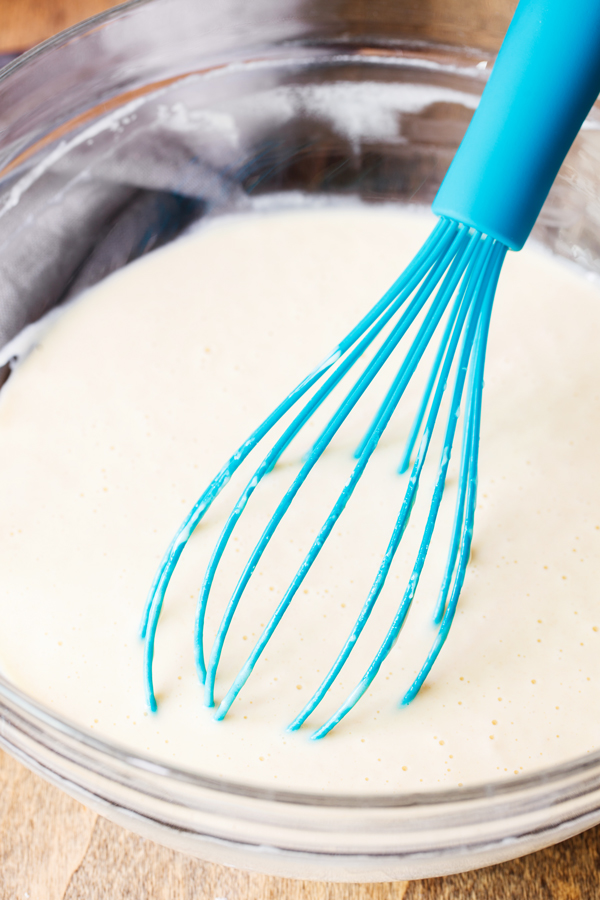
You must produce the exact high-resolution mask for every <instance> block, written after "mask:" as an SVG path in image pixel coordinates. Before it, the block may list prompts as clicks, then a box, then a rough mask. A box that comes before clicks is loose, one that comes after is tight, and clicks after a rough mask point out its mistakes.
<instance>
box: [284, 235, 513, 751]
mask: <svg viewBox="0 0 600 900" xmlns="http://www.w3.org/2000/svg"><path fill="white" fill-rule="evenodd" d="M486 244H487V246H486ZM494 245H495V242H493V241H492V240H491V239H489V238H488V239H487V240H486V241H483V242H482V245H481V246H482V248H483V252H480V254H479V260H478V262H479V265H478V267H477V269H478V270H477V271H474V272H473V273H472V277H471V278H470V280H469V285H468V288H467V295H466V302H465V304H464V307H463V309H464V313H465V314H466V313H467V312H468V313H469V319H468V323H467V327H466V330H465V334H464V336H463V343H462V348H461V353H460V359H459V364H458V367H457V372H456V378H455V386H454V390H453V397H452V401H451V405H450V410H449V414H448V422H447V429H446V435H445V439H444V446H443V448H442V453H441V460H440V466H439V469H438V475H437V478H436V485H435V488H434V496H433V500H432V503H431V507H430V511H429V514H428V519H427V524H426V527H425V529H424V534H423V538H422V540H421V545H420V548H419V552H418V554H417V560H416V562H415V566H414V568H413V572H412V574H411V576H410V578H409V582H408V585H407V588H406V590H405V592H404V595H403V598H402V602H401V604H400V606H399V608H398V611H397V613H396V615H395V617H394V620H393V622H392V624H391V626H390V628H389V630H388V632H387V634H386V636H385V638H384V641H383V643H382V644H381V646H380V648H379V650H378V652H377V653H376V655H375V657H374V658H373V660H372V662H371V664H370V665H369V667H368V669H367V671H366V672H365V674H364V676H363V677H362V679H361V680H360V682H359V684H358V685H357V686H356V687H355V689H354V690H353V691H352V692H351V694H350V695H349V696H348V697H347V699H346V700H345V701H344V703H343V704H342V705H341V706H340V707H339V708H338V709H337V711H336V712H335V713H334V714H333V715H332V716H330V718H329V719H328V720H327V721H326V722H325V723H324V724H323V725H322V726H321V727H320V728H319V729H317V731H315V732H314V733H313V734H312V735H311V738H312V739H314V740H318V739H320V738H322V737H324V736H325V735H326V734H328V733H329V731H331V730H332V728H334V727H335V726H336V725H338V724H339V722H340V721H341V720H342V719H343V718H344V717H345V716H346V715H347V714H348V713H349V712H350V710H351V709H352V708H353V707H354V706H355V705H356V703H357V702H358V701H359V700H360V698H361V697H362V696H363V694H364V693H365V692H366V691H367V690H368V688H369V687H370V685H371V683H372V682H373V680H374V678H375V677H376V675H377V673H378V672H379V669H380V668H381V665H382V664H383V662H384V661H385V659H386V658H387V656H388V655H389V653H390V651H391V649H392V647H393V646H394V644H395V643H396V641H397V639H398V636H399V634H400V631H401V629H402V627H403V625H404V622H405V620H406V617H407V615H408V612H409V610H410V606H411V604H412V601H413V598H414V595H415V592H416V589H417V586H418V581H419V578H420V574H421V571H422V568H423V565H424V562H425V558H426V555H427V551H428V549H429V543H430V541H431V536H432V533H433V528H434V526H435V520H436V518H437V513H438V510H439V506H440V502H441V496H442V492H443V488H444V483H445V479H446V472H447V468H448V462H449V458H450V451H451V446H452V441H453V437H454V431H455V428H456V421H457V413H458V411H459V409H460V403H461V397H462V393H463V387H464V382H465V375H466V367H467V366H468V364H469V359H470V358H472V357H473V355H474V354H475V348H474V342H475V334H478V333H480V331H481V326H480V323H481V321H482V308H483V305H484V303H486V301H487V302H488V306H489V310H490V311H491V301H492V300H493V296H494V291H495V283H494V282H493V278H494V275H495V265H494V263H495V262H496V258H497V255H498V254H497V253H494ZM502 259H503V254H502ZM490 260H491V261H492V266H491V268H492V281H491V282H490V285H488V290H484V291H482V290H481V286H482V283H484V282H485V274H486V272H487V269H488V268H489V261H490ZM486 263H488V265H486ZM500 265H501V262H500ZM499 271H500V267H498V268H497V274H498V275H499ZM495 277H496V282H497V275H495ZM492 285H493V287H492ZM490 287H492V289H491V291H490V290H489V288H490ZM469 288H470V290H469ZM463 322H464V316H463ZM487 322H488V323H489V315H488V317H487ZM457 326H458V327H456V328H455V330H454V334H453V337H454V348H453V350H452V351H450V348H449V352H448V354H447V355H446V359H445V367H446V364H447V363H448V362H451V361H452V357H453V356H454V352H455V350H456V346H457V343H458V338H459V336H460V334H461V331H462V324H461V323H460V322H457ZM478 348H479V349H478V356H477V359H478V360H480V365H481V369H480V370H479V369H478V370H477V371H481V373H482V372H483V361H484V359H485V345H482V344H481V343H479V344H478ZM448 368H449V366H448ZM474 369H475V366H474V364H473V363H471V371H472V372H473V371H474ZM447 374H448V372H447V371H446V372H444V371H442V374H441V376H440V379H439V381H438V388H437V389H436V396H435V397H434V401H433V403H432V408H431V412H430V416H429V420H428V423H427V426H426V428H425V432H424V435H423V438H422V442H421V444H422V446H423V444H425V447H424V451H425V452H426V449H427V446H428V444H429V435H430V434H431V431H432V428H433V424H434V421H435V417H436V416H437V409H439V403H440V401H441V391H443V380H444V379H445V378H446V377H447ZM471 380H472V381H473V376H472V378H471ZM440 388H441V390H440ZM480 393H481V390H480ZM472 397H473V391H472V390H471V397H468V398H467V403H466V406H467V415H466V420H465V428H464V438H463V448H462V458H461V468H463V471H464V467H465V466H466V465H467V464H468V463H469V461H472V459H473V456H475V465H476V449H477V448H476V446H475V447H474V445H473V436H472V435H473V431H474V429H473V427H472V424H471V423H472V422H473V421H474V418H473V413H472V409H473V403H472ZM479 408H480V406H479ZM432 417H433V420H434V421H433V422H432V421H431V419H432ZM477 440H478V431H477ZM422 459H423V457H422V455H421V447H420V448H419V456H418V458H417V461H416V462H415V465H414V467H413V475H414V474H415V470H416V469H417V466H418V465H419V463H420V464H421V465H422ZM413 475H411V480H412V477H413ZM461 483H462V482H461ZM409 490H410V485H409ZM407 493H408V491H407ZM413 502H414V501H413ZM405 503H406V500H405ZM463 509H464V505H463V503H462V496H461V494H460V492H459V498H458V499H457V504H456V519H459V520H461V518H462V515H463ZM403 513H404V510H402V511H401V513H400V516H399V517H398V521H397V523H396V527H395V529H394V534H393V536H392V539H391V541H390V546H389V548H388V551H387V553H386V559H384V564H385V562H386V561H387V560H388V559H389V562H390V563H391V558H390V557H393V554H394V553H395V550H396V549H397V546H398V544H399V541H400V538H401V536H402V532H403V530H404V527H406V523H405V522H404V523H403ZM473 514H474V506H473ZM471 525H472V520H471ZM388 554H389V556H388ZM467 561H468V556H467ZM388 568H389V566H388ZM465 569H466V565H465ZM378 578H379V576H378ZM463 580H464V573H463ZM376 583H377V582H376ZM461 587H462V582H461ZM459 592H460V587H459V588H458V593H459ZM458 593H457V595H456V598H458ZM365 605H366V604H365ZM369 612H370V610H369ZM449 627H450V625H449V624H448V629H449ZM446 636H447V631H446V633H445V635H438V639H437V640H436V643H435V644H434V648H432V651H431V653H430V657H431V659H430V665H429V669H427V671H426V672H424V667H423V668H422V669H421V673H424V674H423V676H422V678H421V680H420V681H419V684H418V687H416V689H415V690H414V692H413V688H414V687H415V684H416V682H417V679H418V678H419V676H417V679H415V682H413V685H411V687H410V688H409V690H408V691H407V692H406V694H405V695H404V697H403V698H402V701H401V703H402V704H404V705H405V704H406V703H408V702H409V700H410V699H412V697H413V696H415V694H416V693H417V692H418V690H419V689H420V687H421V685H422V683H423V681H424V680H425V678H426V676H427V674H428V672H429V670H430V668H431V666H432V665H433V663H434V662H435V659H436V658H437V655H438V654H439V652H440V650H441V648H442V646H443V643H444V641H445V637H446ZM428 659H429V657H428ZM340 668H341V667H340ZM338 671H339V670H338ZM421 673H420V674H421ZM411 692H412V693H411ZM319 693H320V692H317V694H319ZM315 696H316V695H315ZM323 696H324V693H323V694H322V696H320V699H322V697H323ZM319 702H320V700H319ZM309 703H310V701H309ZM308 705H309V704H307V706H308ZM316 705H318V704H314V706H313V709H314V708H316ZM305 709H306V707H305ZM303 714H304V710H303V711H302V713H301V714H300V715H299V716H298V717H297V718H296V719H295V720H294V722H293V723H292V726H295V727H299V725H300V724H301V723H302V721H304V719H305V718H306V717H307V715H308V714H309V713H307V715H306V716H303Z"/></svg>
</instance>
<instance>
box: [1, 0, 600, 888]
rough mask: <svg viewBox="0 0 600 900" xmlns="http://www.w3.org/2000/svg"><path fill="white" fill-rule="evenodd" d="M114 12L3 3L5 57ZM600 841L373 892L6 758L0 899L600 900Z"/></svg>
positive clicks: (66, 3)
mask: <svg viewBox="0 0 600 900" xmlns="http://www.w3.org/2000/svg"><path fill="white" fill-rule="evenodd" d="M198 2H202V0H198ZM246 2H251V0H246ZM321 2H327V0H321ZM422 2H423V3H425V2H429V0H422ZM465 2H468V0H465ZM476 2H477V3H478V4H480V6H479V7H474V12H475V13H476V14H479V15H483V14H484V13H485V14H487V13H486V10H487V4H486V3H483V2H482V0H476ZM116 5H117V4H116V3H115V2H111V0H0V54H6V53H14V52H18V51H20V50H23V49H25V48H26V47H28V46H31V45H32V44H34V43H37V42H38V41H41V40H43V39H45V38H46V37H49V36H50V35H51V34H53V33H54V32H56V31H59V30H61V29H63V28H66V27H68V26H69V25H71V24H74V23H75V22H77V21H79V20H80V19H83V18H86V17H88V16H91V15H94V14H96V13H98V12H101V11H102V10H104V9H108V8H110V7H112V6H116ZM513 5H514V4H513ZM510 6H511V3H510V0H507V9H508V8H509V7H510ZM484 7H485V9H484ZM496 15H498V10H497V8H496ZM502 15H504V13H503V14H502ZM502 15H501V16H500V19H502ZM504 18H506V16H505V15H504ZM440 20H441V21H442V24H443V15H442V16H441V17H440ZM498 27H501V28H502V29H503V28H504V27H505V23H504V21H499V23H498ZM482 45H483V46H485V44H482ZM599 841H600V828H594V829H592V830H591V831H588V832H586V833H585V834H582V835H580V836H579V837H576V838H573V839H571V840H569V841H565V842H564V843H562V844H559V845H558V846H556V847H553V848H551V849H549V850H545V851H541V852H540V853H535V854H533V855H531V856H528V857H525V858H524V859H521V860H516V861H515V862H511V863H505V864H504V865H501V866H494V867H492V868H489V869H482V870H480V871H478V872H469V873H467V874H465V875H455V876H452V877H449V878H437V879H429V880H425V881H415V882H395V883H392V884H376V885H336V884H325V883H309V882H298V881H283V880H281V879H277V878H267V877H263V876H260V875H249V874H246V873H244V872H238V871H234V870H229V869H224V868H223V867H221V866H216V865H212V864H209V863H202V862H198V861H197V860H193V859H189V858H188V857H186V856H183V855H182V854H179V853H174V852H173V851H171V850H166V849H164V848H163V847H159V846H157V845H155V844H153V843H151V842H150V841H146V840H143V839H142V838H139V837H137V836H136V835H134V834H131V833H129V832H127V831H124V830H123V829H121V828H119V827H117V826H116V825H113V824H111V823H110V822H107V821H106V820H105V819H103V818H101V817H100V816H97V815H96V814H95V813H92V812H90V811H89V810H88V809H86V808H85V807H83V806H81V805H80V804H79V803H77V802H75V801H74V800H71V799H70V798H69V797H67V796H66V795H64V794H62V793H61V792H60V791H58V790H57V789H56V788H53V787H51V786H49V785H48V784H46V783H45V782H44V781H42V780H41V779H40V778H38V777H37V776H36V775H33V774H32V773H31V772H28V771H27V770H26V769H24V768H23V767H22V766H21V765H19V764H18V763H16V762H15V761H14V760H12V759H11V758H10V757H9V756H7V755H6V754H3V753H1V752H0V900H105V898H106V900H220V898H223V900H225V898H226V900H301V898H302V900H451V898H452V900H483V898H485V900H593V898H600V852H599Z"/></svg>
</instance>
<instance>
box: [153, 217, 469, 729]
mask: <svg viewBox="0 0 600 900" xmlns="http://www.w3.org/2000/svg"><path fill="white" fill-rule="evenodd" d="M457 228H458V226H457V223H456V222H454V221H452V220H450V219H447V218H445V217H441V218H440V220H439V221H438V222H437V224H436V226H435V227H434V229H433V231H432V233H431V234H430V235H429V237H428V238H427V240H426V241H425V242H424V244H423V245H422V247H421V248H420V250H419V251H418V252H417V254H416V255H415V256H414V258H413V260H412V261H411V263H410V264H409V265H408V266H407V267H406V269H405V270H404V272H403V273H402V274H401V275H400V276H399V278H398V279H397V280H396V281H395V282H394V284H393V285H392V286H391V287H390V288H389V289H388V291H386V293H385V294H384V295H383V297H382V298H381V300H380V301H379V302H378V303H376V304H375V306H374V307H373V308H372V309H371V310H370V311H369V312H368V313H367V314H366V315H365V316H364V317H363V318H362V319H361V320H360V322H358V323H357V325H355V326H354V328H353V329H351V331H350V332H349V333H348V334H347V335H346V337H345V338H344V339H343V340H342V341H340V343H339V344H338V345H337V346H336V347H335V348H334V350H333V351H332V352H331V353H330V354H329V355H328V356H327V357H326V358H325V359H324V360H323V361H322V362H321V363H320V364H319V365H318V366H317V367H316V368H315V369H313V371H312V372H311V373H310V374H309V375H308V376H307V377H306V378H304V379H303V380H302V381H301V382H300V383H299V384H298V385H297V386H296V387H295V388H294V390H292V391H291V392H290V393H289V394H288V395H287V397H286V398H285V399H284V400H283V401H282V402H281V403H280V404H279V405H278V406H277V407H276V408H275V409H274V410H273V412H272V413H271V414H270V415H269V416H267V418H266V419H265V420H264V421H263V422H262V423H261V424H260V425H259V426H258V428H256V429H255V431H253V432H252V434H251V435H250V437H249V438H248V439H247V440H246V441H244V443H243V444H241V446H240V447H239V448H238V449H237V450H236V452H235V453H234V454H233V456H231V457H230V459H229V460H228V461H227V462H226V463H225V465H224V466H223V467H222V468H221V469H220V470H219V472H218V473H217V475H216V476H215V478H214V479H213V480H212V481H211V482H210V484H209V485H208V487H207V488H206V490H205V491H204V493H203V494H202V495H201V496H200V498H199V499H198V501H197V502H196V503H195V505H194V506H193V507H192V509H191V511H190V512H189V514H188V515H187V516H186V518H185V519H184V521H183V523H182V525H181V526H180V527H179V529H178V530H177V532H176V534H175V536H174V538H173V539H172V541H171V543H170V544H169V546H168V548H167V551H166V553H165V554H164V556H163V558H162V560H161V563H160V565H159V566H158V569H157V571H156V573H155V576H154V579H153V582H152V585H151V587H150V591H149V592H148V596H147V599H146V603H145V606H144V611H143V614H142V619H141V623H140V629H139V632H140V637H141V638H142V639H143V640H144V642H145V643H144V661H143V680H144V692H145V697H146V704H147V706H148V708H149V709H150V710H151V711H152V712H155V711H156V708H157V707H156V696H155V692H154V682H153V661H154V645H155V638H156V630H157V627H158V622H159V619H160V614H161V611H162V606H163V602H164V598H165V594H166V591H167V588H168V586H169V582H170V580H171V578H172V576H173V572H174V571H175V568H176V566H177V564H178V562H179V559H180V557H181V554H182V552H183V550H184V549H185V546H186V544H187V542H188V540H189V539H190V537H191V536H192V534H193V532H194V531H195V529H196V528H197V526H198V525H199V523H200V522H201V520H202V519H203V517H204V515H205V514H206V512H207V511H208V509H209V508H210V507H211V505H212V503H213V502H214V501H215V500H216V498H217V497H218V496H219V494H220V493H221V491H222V490H223V488H225V486H226V485H227V484H228V482H229V481H230V480H231V478H232V476H233V475H234V473H235V472H236V470H237V469H238V468H239V467H240V466H241V465H242V463H243V462H244V461H245V459H246V458H247V457H248V455H249V454H250V453H251V452H252V450H253V449H254V448H255V447H256V445H257V444H258V443H260V441H261V440H263V438H264V437H265V436H266V435H267V434H268V433H269V431H271V430H272V429H273V428H274V427H275V426H276V425H277V423H278V422H279V421H280V420H281V419H282V418H283V417H284V416H285V415H286V413H287V412H288V411H289V410H290V409H291V408H292V407H293V406H294V405H295V404H296V403H297V402H298V401H299V400H300V399H301V398H302V397H303V396H304V395H305V394H306V393H307V392H308V391H310V389H311V388H313V387H314V385H315V384H316V383H317V382H318V381H319V380H320V379H321V378H322V377H323V375H324V374H325V373H326V372H328V371H329V370H330V369H331V368H332V367H333V366H334V365H335V364H336V363H337V362H338V361H339V360H340V359H342V358H343V357H344V355H345V354H346V353H348V351H349V350H350V349H351V348H352V346H353V345H354V344H355V343H356V342H357V341H358V340H360V338H361V337H362V336H363V335H364V334H365V332H366V331H367V330H368V329H369V328H371V326H372V325H373V324H374V323H377V320H378V319H380V317H382V316H384V315H385V313H386V310H388V308H389V307H390V305H391V304H392V305H393V304H394V303H402V302H404V299H402V300H399V299H398V298H399V297H402V298H405V297H406V296H409V295H410V293H411V292H412V290H413V289H414V288H413V287H411V285H413V286H414V284H416V283H418V282H419V280H420V279H421V278H422V275H423V273H424V272H426V271H428V270H429V269H430V268H431V266H432V265H433V263H434V261H435V260H436V258H437V256H438V253H439V252H440V249H442V250H443V249H444V248H445V247H446V246H447V242H448V240H451V239H452V236H453V235H454V234H455V232H456V230H457ZM407 291H408V293H407ZM382 327H383V326H382ZM375 336H376V335H375V334H373V338H374V337H375ZM198 656H199V658H198V659H197V667H198V671H199V675H200V676H201V678H202V670H203V659H202V655H201V652H200V654H199V655H198Z"/></svg>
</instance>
